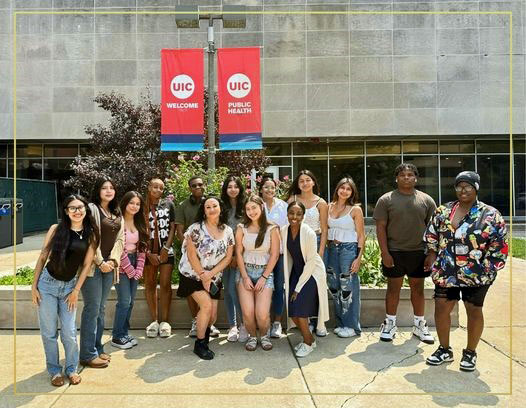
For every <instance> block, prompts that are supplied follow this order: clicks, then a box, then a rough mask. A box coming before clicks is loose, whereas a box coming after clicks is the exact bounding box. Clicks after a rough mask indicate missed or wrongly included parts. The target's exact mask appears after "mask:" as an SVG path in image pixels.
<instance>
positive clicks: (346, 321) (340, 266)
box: [327, 242, 362, 333]
mask: <svg viewBox="0 0 526 408" xmlns="http://www.w3.org/2000/svg"><path fill="white" fill-rule="evenodd" d="M328 250H329V256H328V266H327V286H328V287H329V291H330V292H331V295H332V298H333V301H334V312H335V315H336V326H337V327H350V328H351V329H354V330H355V331H356V332H357V333H360V332H361V331H362V329H361V327H360V276H359V275H358V273H351V271H350V269H351V265H352V263H353V261H354V260H355V259H356V256H357V255H358V244H357V243H356V242H344V243H341V244H333V243H332V242H331V243H330V244H329V246H328Z"/></svg>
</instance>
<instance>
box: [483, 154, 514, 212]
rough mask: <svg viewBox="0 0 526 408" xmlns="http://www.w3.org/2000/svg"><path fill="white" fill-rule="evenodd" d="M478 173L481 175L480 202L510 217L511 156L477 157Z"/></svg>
mask: <svg viewBox="0 0 526 408" xmlns="http://www.w3.org/2000/svg"><path fill="white" fill-rule="evenodd" d="M477 172H478V174H479V175H480V190H479V193H478V197H479V199H480V201H482V202H484V203H486V204H489V205H491V206H493V207H495V208H496V209H497V210H499V211H500V212H501V214H502V215H509V214H510V158H509V156H490V155H477Z"/></svg>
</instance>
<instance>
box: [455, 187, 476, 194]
mask: <svg viewBox="0 0 526 408" xmlns="http://www.w3.org/2000/svg"><path fill="white" fill-rule="evenodd" d="M474 189H475V187H473V186H464V187H460V186H456V187H455V191H456V192H457V193H461V192H462V191H465V192H466V193H471V192H472V191H473V190H474Z"/></svg>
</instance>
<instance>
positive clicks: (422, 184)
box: [404, 155, 439, 203]
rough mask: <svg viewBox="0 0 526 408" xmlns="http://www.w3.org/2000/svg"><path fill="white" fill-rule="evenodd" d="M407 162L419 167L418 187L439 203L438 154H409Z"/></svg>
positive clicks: (405, 160) (405, 159)
mask: <svg viewBox="0 0 526 408" xmlns="http://www.w3.org/2000/svg"><path fill="white" fill-rule="evenodd" d="M404 162H405V163H412V164H414V165H415V166H416V168H417V169H418V177H417V184H416V188H417V189H418V190H420V191H423V192H424V193H427V194H429V195H430V196H431V197H433V200H435V203H438V201H439V200H438V156H407V155H404Z"/></svg>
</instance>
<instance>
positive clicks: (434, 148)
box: [402, 140, 438, 160]
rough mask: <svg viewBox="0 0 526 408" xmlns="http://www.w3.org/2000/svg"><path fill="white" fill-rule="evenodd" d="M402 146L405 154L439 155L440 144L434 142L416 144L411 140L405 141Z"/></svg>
mask: <svg viewBox="0 0 526 408" xmlns="http://www.w3.org/2000/svg"><path fill="white" fill-rule="evenodd" d="M402 146H403V148H404V153H417V154H418V153H422V154H428V153H438V142H434V141H425V142H414V141H412V140H410V141H404V142H403V144H402ZM404 160H405V158H404Z"/></svg>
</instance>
